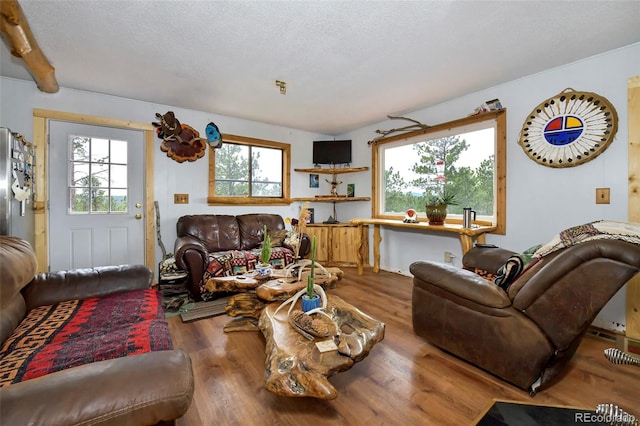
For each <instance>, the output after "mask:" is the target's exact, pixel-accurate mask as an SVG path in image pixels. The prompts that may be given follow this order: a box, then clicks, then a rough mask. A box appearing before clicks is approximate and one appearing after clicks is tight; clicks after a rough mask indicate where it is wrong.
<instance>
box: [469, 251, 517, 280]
mask: <svg viewBox="0 0 640 426" xmlns="http://www.w3.org/2000/svg"><path fill="white" fill-rule="evenodd" d="M514 254H517V253H516V252H514V251H511V250H507V249H503V248H500V247H482V246H476V247H473V248H472V249H471V250H469V251H468V252H467V253H466V254H465V255H464V256H463V257H462V265H463V266H464V267H465V268H477V269H482V270H485V271H487V272H490V273H492V274H494V275H495V274H497V272H498V269H500V268H501V267H502V266H503V265H504V264H505V263H506V262H507V260H508V259H509V258H510V257H511V256H513V255H514Z"/></svg>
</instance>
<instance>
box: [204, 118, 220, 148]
mask: <svg viewBox="0 0 640 426" xmlns="http://www.w3.org/2000/svg"><path fill="white" fill-rule="evenodd" d="M205 133H206V134H207V141H208V142H209V146H210V147H211V148H214V149H216V148H220V147H221V146H222V135H221V134H220V130H219V129H218V126H216V124H215V123H214V122H213V121H212V122H210V123H209V124H207V128H206V131H205Z"/></svg>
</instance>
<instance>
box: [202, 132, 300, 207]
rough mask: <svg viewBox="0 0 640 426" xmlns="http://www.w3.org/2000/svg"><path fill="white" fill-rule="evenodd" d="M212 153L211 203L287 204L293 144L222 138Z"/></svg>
mask: <svg viewBox="0 0 640 426" xmlns="http://www.w3.org/2000/svg"><path fill="white" fill-rule="evenodd" d="M210 153H211V156H210V160H209V161H210V164H209V166H210V167H209V199H208V201H209V204H281V203H286V202H287V200H288V198H289V173H288V170H289V164H290V163H289V161H290V160H289V155H290V145H288V144H283V143H279V142H272V141H266V140H261V139H251V138H244V137H241V136H232V135H223V144H222V147H220V148H219V149H216V150H211V151H210ZM285 171H286V172H285Z"/></svg>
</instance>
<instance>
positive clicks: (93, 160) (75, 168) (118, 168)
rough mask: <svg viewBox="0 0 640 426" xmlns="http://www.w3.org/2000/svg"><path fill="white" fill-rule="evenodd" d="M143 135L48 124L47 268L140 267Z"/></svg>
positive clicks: (73, 124) (108, 128) (141, 247)
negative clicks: (125, 265) (128, 264)
mask: <svg viewBox="0 0 640 426" xmlns="http://www.w3.org/2000/svg"><path fill="white" fill-rule="evenodd" d="M143 170H144V132H141V131H137V130H126V129H116V128H111V127H100V126H94V125H88V124H77V123H68V122H63V121H54V120H52V121H50V126H49V267H50V270H52V271H60V270H66V269H74V268H87V267H93V266H105V265H121V264H127V263H139V264H143V263H144V243H145V241H144V220H142V219H143V218H142V215H143V213H144V211H145V209H144V205H143V204H144V172H143Z"/></svg>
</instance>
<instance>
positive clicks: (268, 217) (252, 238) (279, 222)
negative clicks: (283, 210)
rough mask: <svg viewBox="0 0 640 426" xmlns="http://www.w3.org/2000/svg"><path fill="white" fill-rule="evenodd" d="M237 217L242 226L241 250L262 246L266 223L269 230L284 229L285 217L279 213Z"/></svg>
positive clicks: (240, 226) (251, 214) (239, 225)
mask: <svg viewBox="0 0 640 426" xmlns="http://www.w3.org/2000/svg"><path fill="white" fill-rule="evenodd" d="M236 219H237V220H238V227H239V228H240V240H241V247H240V249H241V250H251V249H254V248H256V247H260V244H262V241H263V240H264V235H263V234H264V227H265V225H266V226H267V232H269V231H275V230H278V229H284V219H282V216H280V215H279V214H270V213H249V214H241V215H238V216H236ZM227 250H228V249H227Z"/></svg>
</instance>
